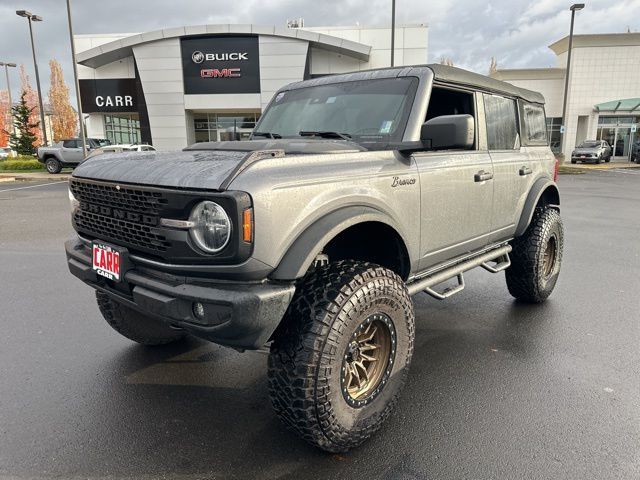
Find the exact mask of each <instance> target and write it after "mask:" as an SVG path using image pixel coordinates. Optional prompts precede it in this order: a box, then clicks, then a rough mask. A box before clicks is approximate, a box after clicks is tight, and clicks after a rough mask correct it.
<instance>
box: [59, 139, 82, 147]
mask: <svg viewBox="0 0 640 480" xmlns="http://www.w3.org/2000/svg"><path fill="white" fill-rule="evenodd" d="M62 146H63V147H64V148H78V142H77V140H65V141H64V142H62Z"/></svg>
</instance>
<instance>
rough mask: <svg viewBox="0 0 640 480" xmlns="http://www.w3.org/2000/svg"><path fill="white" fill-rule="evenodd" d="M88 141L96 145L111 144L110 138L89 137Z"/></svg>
mask: <svg viewBox="0 0 640 480" xmlns="http://www.w3.org/2000/svg"><path fill="white" fill-rule="evenodd" d="M89 142H93V143H94V144H95V145H96V146H98V147H104V146H106V145H111V140H107V139H106V138H91V139H89Z"/></svg>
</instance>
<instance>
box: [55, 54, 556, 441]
mask: <svg viewBox="0 0 640 480" xmlns="http://www.w3.org/2000/svg"><path fill="white" fill-rule="evenodd" d="M556 177H557V162H556V161H555V159H554V156H553V154H552V153H551V150H550V149H549V146H548V140H547V134H546V122H545V113H544V99H543V97H542V96H541V95H540V94H538V93H535V92H532V91H528V90H523V89H520V88H517V87H514V86H512V85H510V84H507V83H503V82H500V81H497V80H494V79H491V78H487V77H485V76H482V75H477V74H474V73H470V72H467V71H464V70H460V69H456V68H452V67H446V66H442V65H428V66H415V67H399V68H389V69H381V70H372V71H362V72H357V73H349V74H343V75H334V76H326V77H321V78H316V79H312V80H307V81H303V82H298V83H293V84H291V85H288V86H286V87H284V88H283V89H281V90H280V91H278V92H277V93H276V94H275V96H274V97H273V99H272V101H271V103H270V104H269V106H268V108H267V109H266V111H265V112H264V114H263V115H262V118H261V119H260V121H259V122H258V124H257V126H256V129H255V131H254V132H253V135H252V138H251V140H250V141H243V142H218V143H199V144H196V145H193V146H191V147H188V148H186V149H184V150H183V151H181V152H173V153H148V154H137V155H136V156H130V155H128V154H113V155H108V154H107V155H101V156H99V157H95V158H93V159H90V160H88V161H86V162H85V163H83V164H82V165H80V166H79V167H78V168H77V169H76V170H75V171H74V173H73V178H72V179H71V181H70V185H69V196H70V199H71V203H72V219H73V220H72V221H73V226H74V228H75V230H76V231H77V233H78V236H77V238H74V239H72V240H69V241H68V242H67V243H66V252H67V257H68V266H69V269H70V271H71V273H73V274H74V275H75V276H77V277H78V278H80V279H81V280H82V281H84V282H85V283H87V284H88V285H90V286H91V287H93V288H95V289H96V296H97V303H98V307H99V309H100V311H101V312H102V315H103V316H104V318H105V319H106V320H107V322H109V324H110V325H111V326H112V327H113V328H114V329H115V330H117V331H118V332H119V333H121V334H122V335H124V336H125V337H127V338H129V339H131V340H133V341H136V342H139V343H141V344H144V345H161V344H166V343H169V342H174V341H177V340H179V339H181V338H182V337H184V336H185V335H195V336H197V337H200V338H204V339H206V340H210V341H212V342H215V343H218V344H221V345H226V346H229V347H233V348H235V349H238V350H247V349H261V348H265V346H266V347H267V348H269V351H270V353H269V362H268V376H269V390H270V396H271V401H272V403H273V406H274V408H275V411H276V412H277V414H278V416H279V417H280V418H281V419H282V420H283V421H284V422H285V423H286V424H287V425H288V426H289V427H291V428H292V429H293V430H294V431H296V432H297V433H298V434H299V435H300V436H302V437H303V438H304V439H305V440H307V441H309V442H311V443H312V444H314V445H317V446H318V447H320V448H322V449H325V450H327V451H332V452H337V451H346V450H348V449H350V448H352V447H355V446H357V445H360V444H361V443H362V442H364V441H365V440H366V439H367V438H368V437H370V436H371V435H372V434H373V433H374V432H375V431H376V430H378V429H379V428H380V426H381V425H382V423H383V422H384V420H385V419H386V418H387V417H388V416H389V415H390V413H391V411H392V409H393V407H394V404H395V403H396V400H397V398H398V396H399V394H400V391H401V389H402V386H403V383H404V382H405V380H406V378H407V372H408V369H409V365H410V363H411V356H412V353H413V347H414V331H415V329H414V307H413V304H412V301H411V296H412V295H415V294H418V293H420V292H426V293H427V294H428V295H431V296H432V297H434V298H436V299H438V300H445V299H446V298H447V297H450V296H451V295H454V294H456V293H458V292H460V291H462V290H463V289H464V286H465V283H464V273H465V272H467V271H468V270H470V269H472V268H475V267H482V268H484V269H485V270H487V271H489V272H491V273H498V272H504V275H505V278H506V284H507V289H508V290H509V293H511V295H513V296H514V297H515V298H516V299H517V300H518V301H521V302H531V303H539V302H542V301H544V300H545V299H546V298H547V297H548V296H549V295H550V294H551V292H552V290H553V288H554V286H555V284H556V281H557V279H558V274H559V271H560V265H561V261H562V250H563V227H562V222H561V219H560V215H559V203H560V200H559V194H558V188H557V185H556Z"/></svg>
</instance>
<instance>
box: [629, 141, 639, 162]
mask: <svg viewBox="0 0 640 480" xmlns="http://www.w3.org/2000/svg"><path fill="white" fill-rule="evenodd" d="M631 161H632V162H636V163H640V139H637V140H636V141H635V142H633V145H631Z"/></svg>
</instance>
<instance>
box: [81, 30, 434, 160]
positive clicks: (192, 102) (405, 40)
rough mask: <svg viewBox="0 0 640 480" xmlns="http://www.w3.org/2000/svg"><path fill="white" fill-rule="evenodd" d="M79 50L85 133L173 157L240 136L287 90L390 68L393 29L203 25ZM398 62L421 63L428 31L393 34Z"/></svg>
mask: <svg viewBox="0 0 640 480" xmlns="http://www.w3.org/2000/svg"><path fill="white" fill-rule="evenodd" d="M75 44H76V50H77V55H76V60H77V63H78V67H79V71H78V74H79V78H80V95H81V98H82V106H83V110H84V112H85V117H86V126H87V133H88V135H89V136H92V137H103V138H108V139H109V140H111V141H112V142H113V143H150V144H153V145H154V146H155V147H156V148H157V149H160V150H170V149H181V148H184V147H185V146H187V145H189V144H192V143H195V142H201V141H218V140H231V139H241V138H246V137H247V136H248V135H249V133H250V132H251V130H252V129H253V127H254V126H255V122H256V121H257V119H258V118H259V117H260V114H261V112H262V111H263V109H264V108H265V107H266V105H267V104H268V103H269V101H270V100H271V97H272V96H273V94H274V92H276V91H277V90H278V89H279V88H281V87H283V86H284V85H286V84H288V83H291V82H296V81H300V80H304V79H309V78H314V77H318V76H322V75H328V74H333V73H342V72H350V71H357V70H366V69H371V68H378V67H386V66H389V63H390V57H391V30H390V29H389V28H373V27H361V26H355V27H322V28H280V27H274V26H259V25H200V26H185V27H180V28H171V29H165V30H157V31H152V32H147V33H137V34H95V35H76V36H75ZM394 57H395V65H413V64H424V63H426V61H427V26H426V25H404V26H399V27H397V28H396V33H395V49H394Z"/></svg>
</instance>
